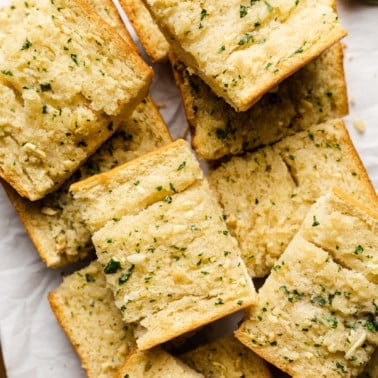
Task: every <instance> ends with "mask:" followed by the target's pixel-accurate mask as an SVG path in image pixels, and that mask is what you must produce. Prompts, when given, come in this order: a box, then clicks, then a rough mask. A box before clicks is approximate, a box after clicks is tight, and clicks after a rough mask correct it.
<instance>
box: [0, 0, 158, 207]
mask: <svg viewBox="0 0 378 378" xmlns="http://www.w3.org/2000/svg"><path fill="white" fill-rule="evenodd" d="M99 25H101V27H99ZM0 46H1V48H0V98H1V99H2V103H3V104H6V106H2V107H1V109H0V119H1V121H0V126H1V127H0V174H1V176H2V177H3V178H4V179H5V180H6V181H8V182H9V183H10V184H11V185H12V186H14V187H15V189H16V190H17V191H18V192H19V194H20V195H22V196H25V197H27V198H29V199H31V200H37V199H40V198H42V197H44V196H45V195H46V194H47V193H49V192H51V191H53V190H56V189H57V188H58V187H59V185H61V184H62V182H63V181H64V180H66V179H67V178H68V177H69V176H70V175H71V174H72V172H73V171H74V170H75V169H76V168H77V167H78V166H79V165H80V164H81V163H82V162H83V161H85V160H86V159H87V158H88V156H89V155H90V154H91V153H93V152H94V151H95V150H96V149H97V148H98V147H99V146H100V145H101V144H102V143H103V142H104V141H105V140H106V139H107V138H109V137H110V136H111V135H112V133H113V132H114V131H115V130H116V129H117V128H118V126H119V122H120V120H119V118H120V116H126V115H130V113H131V112H132V110H133V109H134V108H135V106H136V105H137V104H138V103H139V102H140V101H141V100H142V99H143V97H145V95H146V94H147V90H148V87H149V85H150V82H151V77H152V71H151V69H150V68H149V67H148V66H147V65H146V64H145V63H144V62H143V60H142V59H141V58H140V56H139V55H138V54H137V53H136V52H135V49H134V48H132V47H130V46H129V45H128V44H126V43H125V42H124V41H123V40H122V39H121V37H120V36H119V35H118V34H117V33H115V32H114V30H113V29H111V28H110V27H108V26H107V25H106V24H105V23H104V22H103V21H102V19H101V18H100V17H99V16H98V15H97V14H96V13H95V12H94V11H92V10H91V8H90V7H89V6H88V5H87V3H85V2H82V1H80V0H79V1H64V2H63V1H60V0H55V1H48V0H42V1H38V3H36V2H33V1H32V2H23V1H14V2H12V3H11V5H9V6H7V7H4V8H2V9H1V12H0Z"/></svg>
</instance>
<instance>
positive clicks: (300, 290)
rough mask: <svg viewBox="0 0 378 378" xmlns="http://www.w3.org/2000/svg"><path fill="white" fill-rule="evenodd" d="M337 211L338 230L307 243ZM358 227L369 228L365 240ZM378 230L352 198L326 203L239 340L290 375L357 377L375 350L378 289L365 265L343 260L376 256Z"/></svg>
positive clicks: (284, 260)
mask: <svg viewBox="0 0 378 378" xmlns="http://www.w3.org/2000/svg"><path fill="white" fill-rule="evenodd" d="M334 212H339V216H340V226H339V227H337V228H336V229H335V230H333V229H329V228H327V229H325V228H323V230H322V231H323V233H324V234H325V238H326V240H323V241H319V238H318V239H315V238H313V237H311V238H308V233H312V229H314V228H317V227H321V225H322V222H325V223H327V224H329V222H331V221H332V218H333V213H334ZM323 215H324V216H323ZM318 216H319V218H318ZM354 222H355V223H356V224H359V223H363V224H364V227H363V231H364V232H363V234H362V235H360V234H359V233H358V231H357V232H354V230H353V228H351V227H350V226H351V224H352V223H354ZM348 223H349V224H348ZM377 226H378V215H377V214H375V215H369V213H366V212H365V211H364V210H362V208H359V207H356V205H355V204H354V203H353V202H349V199H347V197H340V196H339V195H335V194H334V193H328V194H327V195H326V196H325V197H324V198H323V197H322V198H321V199H320V202H318V203H317V204H315V205H314V207H311V209H310V210H309V212H308V217H307V218H306V221H305V222H304V223H303V225H302V227H301V229H300V231H299V232H298V234H297V235H296V236H295V237H294V239H293V240H292V241H291V243H290V244H289V246H288V248H287V249H286V250H285V252H284V253H283V254H282V256H281V258H280V259H279V261H278V262H277V263H276V265H275V267H274V268H273V270H272V272H271V274H270V275H269V277H268V279H267V280H266V282H265V284H264V285H263V287H262V288H261V289H260V290H259V293H258V300H257V305H255V306H252V307H251V308H250V310H249V313H248V315H247V317H246V319H245V320H244V322H243V323H242V325H241V327H240V328H239V329H238V330H237V332H236V336H237V337H238V338H239V340H241V341H242V342H243V343H244V344H245V345H247V346H248V347H249V348H252V350H254V351H255V352H256V353H258V354H260V355H261V356H262V357H263V358H266V359H267V360H268V361H270V362H272V363H273V364H275V365H276V366H278V367H279V368H281V369H282V370H284V371H286V372H287V373H289V374H290V375H292V376H293V377H327V378H328V377H356V376H358V374H359V373H361V371H362V370H363V369H364V366H365V365H366V364H367V362H368V361H369V359H370V357H371V356H372V354H373V352H374V350H375V348H376V346H377V345H378V332H377V308H378V303H377V295H376V293H377V289H378V287H377V284H376V278H374V280H373V281H372V280H370V279H368V278H367V275H366V274H365V273H366V270H367V268H368V265H366V266H365V267H363V268H362V269H360V267H359V266H358V265H356V266H355V267H352V264H351V263H350V261H347V260H346V259H345V256H346V255H348V254H349V253H351V254H353V255H354V256H355V257H354V258H353V259H351V260H359V255H360V254H361V253H360V250H361V249H364V247H366V246H368V245H369V246H373V248H372V249H371V250H370V254H372V255H375V257H376V256H377ZM352 230H353V232H351V231H352ZM336 246H338V247H336ZM349 248H352V252H349ZM367 249H368V248H367ZM329 250H330V251H331V252H328V251H329ZM356 251H357V252H356ZM362 264H364V262H362ZM374 281H375V282H374Z"/></svg>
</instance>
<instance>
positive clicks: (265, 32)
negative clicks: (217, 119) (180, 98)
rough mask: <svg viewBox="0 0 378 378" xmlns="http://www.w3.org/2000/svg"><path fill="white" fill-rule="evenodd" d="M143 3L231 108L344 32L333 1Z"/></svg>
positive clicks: (245, 103) (243, 105) (244, 105)
mask: <svg viewBox="0 0 378 378" xmlns="http://www.w3.org/2000/svg"><path fill="white" fill-rule="evenodd" d="M144 2H145V4H146V6H147V7H148V9H149V10H150V12H151V14H152V16H153V18H154V19H155V21H156V22H157V23H158V25H159V26H160V28H161V30H162V32H163V33H164V35H165V36H166V38H167V40H168V41H169V43H170V44H171V48H172V50H173V51H174V52H175V53H176V54H177V56H178V57H179V58H180V60H182V61H183V62H184V63H185V64H186V65H187V66H189V67H191V68H192V69H193V71H194V72H195V73H197V74H198V75H199V76H200V77H201V78H202V79H203V80H204V81H205V82H206V83H207V84H208V85H209V86H210V87H211V88H212V90H213V91H214V92H215V93H216V94H217V95H218V96H221V97H223V98H224V99H225V100H226V101H227V102H228V103H229V104H230V105H231V106H232V107H234V108H235V109H236V110H238V111H245V110H247V109H248V108H249V107H251V106H252V105H253V104H254V103H256V102H257V101H258V100H259V98H260V97H261V96H262V95H263V94H264V93H266V92H267V91H268V90H269V89H272V88H273V87H275V86H276V85H277V84H278V83H279V82H280V81H282V80H283V79H284V78H286V77H287V76H289V75H291V74H292V73H293V72H295V71H296V70H298V69H299V68H300V67H302V66H303V65H304V64H306V63H307V62H309V61H310V60H311V59H313V58H315V57H316V56H317V55H319V54H320V53H321V52H322V51H324V50H325V49H326V48H327V47H329V46H331V45H332V44H333V43H335V42H336V41H338V40H339V39H340V38H342V37H343V36H344V35H345V34H346V33H345V30H344V29H343V28H342V27H341V26H340V24H339V22H338V17H337V14H336V12H335V7H334V1H333V0H321V1H312V0H299V1H286V0H270V1H260V0H258V1H251V2H246V1H240V0H231V1H230V0H222V1H219V0H217V1H215V0H206V1H200V2H199V1H172V0H166V1H161V0H144ZM277 41H279V43H278V42H277Z"/></svg>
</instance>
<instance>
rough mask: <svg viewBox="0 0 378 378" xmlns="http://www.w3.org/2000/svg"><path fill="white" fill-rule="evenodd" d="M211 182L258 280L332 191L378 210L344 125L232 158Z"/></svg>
mask: <svg viewBox="0 0 378 378" xmlns="http://www.w3.org/2000/svg"><path fill="white" fill-rule="evenodd" d="M208 179H209V182H210V185H211V186H212V188H213V189H214V190H215V191H216V192H217V193H218V196H219V201H220V203H221V205H222V207H223V211H224V214H225V218H226V222H227V225H228V228H229V230H230V232H231V233H232V235H234V236H235V237H236V239H237V240H238V242H239V246H240V249H241V251H242V257H243V259H244V261H245V263H246V265H247V267H248V269H249V272H250V274H251V275H253V276H256V277H263V276H266V275H267V274H269V271H270V269H271V268H272V267H273V265H274V264H275V261H276V259H277V258H278V257H279V256H280V255H281V253H282V252H283V251H284V250H285V248H286V246H287V245H288V243H289V242H290V240H291V239H292V237H293V236H294V235H295V233H296V231H297V230H298V228H299V226H300V224H301V223H302V221H303V217H304V216H305V214H306V212H307V210H308V208H309V206H311V205H312V204H313V203H314V202H315V201H316V200H317V198H318V197H319V196H320V195H321V194H324V193H326V192H327V191H328V190H329V189H330V188H331V187H333V186H339V187H341V188H342V189H343V190H344V191H346V193H348V194H350V195H352V196H353V197H354V198H356V199H357V200H360V201H361V202H364V203H369V204H371V206H373V207H374V206H377V195H376V193H375V190H374V187H373V185H372V183H371V182H370V180H369V177H368V175H367V173H366V170H365V168H364V166H363V165H362V163H361V160H360V158H359V156H358V154H357V152H356V150H355V148H354V146H353V144H352V141H351V139H350V137H349V135H348V132H347V129H346V127H345V125H344V123H343V121H341V120H331V121H328V122H325V123H322V124H319V125H313V126H312V127H310V128H308V129H307V130H305V131H302V132H299V133H296V134H294V135H292V136H288V137H286V138H284V139H282V140H281V141H279V142H277V143H275V144H273V145H271V146H267V147H263V148H260V149H257V150H256V151H254V152H251V153H247V154H244V155H241V156H234V157H232V158H230V159H228V160H225V161H223V162H222V163H221V164H220V165H219V166H217V167H215V168H214V169H211V170H210V172H209V174H208ZM235 198H237V199H238V200H237V201H235Z"/></svg>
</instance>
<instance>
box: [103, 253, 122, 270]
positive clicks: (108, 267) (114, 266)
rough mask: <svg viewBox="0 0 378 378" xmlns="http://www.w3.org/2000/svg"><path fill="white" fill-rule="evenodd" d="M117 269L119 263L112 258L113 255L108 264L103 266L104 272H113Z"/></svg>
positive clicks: (119, 267)
mask: <svg viewBox="0 0 378 378" xmlns="http://www.w3.org/2000/svg"><path fill="white" fill-rule="evenodd" d="M118 269H121V263H120V261H118V260H115V259H113V257H112V258H111V259H110V260H109V262H108V264H107V265H106V267H105V268H104V273H105V274H112V273H115V272H116V271H117V270H118Z"/></svg>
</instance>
